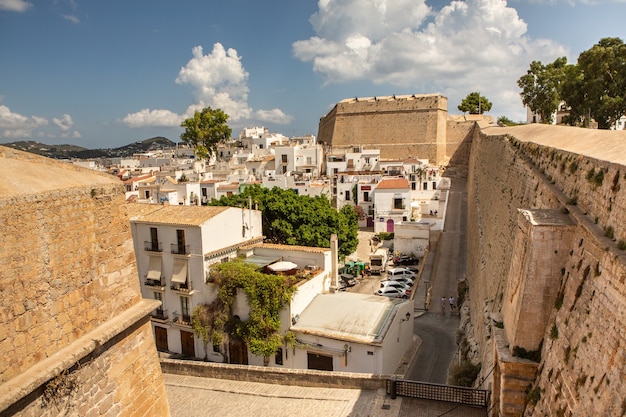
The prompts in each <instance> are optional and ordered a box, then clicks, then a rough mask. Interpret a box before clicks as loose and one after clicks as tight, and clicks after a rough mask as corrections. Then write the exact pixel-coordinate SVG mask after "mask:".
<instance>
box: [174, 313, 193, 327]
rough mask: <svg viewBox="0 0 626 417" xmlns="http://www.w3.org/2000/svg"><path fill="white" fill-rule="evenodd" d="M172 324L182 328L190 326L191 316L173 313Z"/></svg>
mask: <svg viewBox="0 0 626 417" xmlns="http://www.w3.org/2000/svg"><path fill="white" fill-rule="evenodd" d="M172 316H173V322H174V323H176V324H180V325H183V326H191V316H190V315H189V314H180V313H176V312H174V313H173V314H172Z"/></svg>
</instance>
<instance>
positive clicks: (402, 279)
mask: <svg viewBox="0 0 626 417" xmlns="http://www.w3.org/2000/svg"><path fill="white" fill-rule="evenodd" d="M384 282H397V283H399V284H402V285H404V286H405V287H408V288H411V287H412V286H413V280H412V279H411V278H409V277H395V278H393V279H384V280H382V281H380V283H381V284H382V283H384ZM381 286H382V285H381Z"/></svg>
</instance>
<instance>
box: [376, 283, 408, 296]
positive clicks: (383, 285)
mask: <svg viewBox="0 0 626 417" xmlns="http://www.w3.org/2000/svg"><path fill="white" fill-rule="evenodd" d="M389 287H392V288H397V289H399V290H403V291H404V292H405V293H406V294H407V295H408V294H411V286H410V285H407V284H406V283H404V282H398V281H381V282H380V288H389Z"/></svg>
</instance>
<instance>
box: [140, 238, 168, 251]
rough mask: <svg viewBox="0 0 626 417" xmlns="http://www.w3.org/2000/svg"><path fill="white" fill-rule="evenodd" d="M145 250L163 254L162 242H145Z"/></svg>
mask: <svg viewBox="0 0 626 417" xmlns="http://www.w3.org/2000/svg"><path fill="white" fill-rule="evenodd" d="M143 248H144V250H146V251H148V252H163V244H162V243H161V242H153V241H151V240H144V241H143Z"/></svg>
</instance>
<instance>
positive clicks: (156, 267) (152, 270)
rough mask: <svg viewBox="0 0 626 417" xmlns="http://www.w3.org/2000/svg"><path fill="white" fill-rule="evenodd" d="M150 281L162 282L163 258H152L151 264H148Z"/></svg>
mask: <svg viewBox="0 0 626 417" xmlns="http://www.w3.org/2000/svg"><path fill="white" fill-rule="evenodd" d="M146 278H148V279H154V280H157V281H160V280H161V257H160V256H150V263H149V264H148V274H147V275H146Z"/></svg>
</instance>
